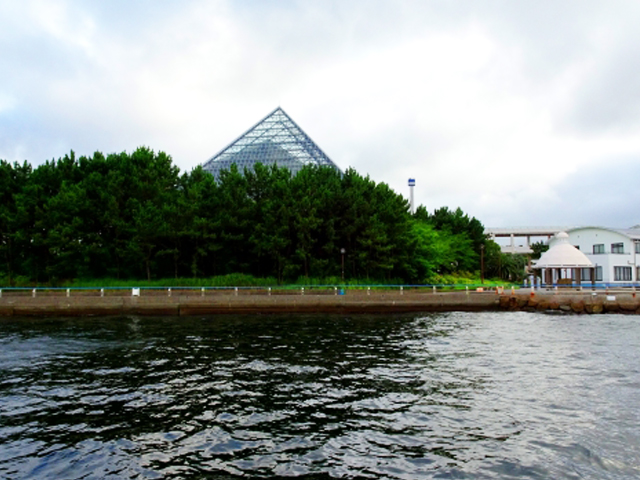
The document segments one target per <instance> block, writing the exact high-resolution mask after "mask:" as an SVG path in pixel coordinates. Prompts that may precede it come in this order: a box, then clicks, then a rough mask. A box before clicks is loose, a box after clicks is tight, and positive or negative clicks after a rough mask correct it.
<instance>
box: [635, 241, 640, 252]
mask: <svg viewBox="0 0 640 480" xmlns="http://www.w3.org/2000/svg"><path fill="white" fill-rule="evenodd" d="M636 253H640V242H636Z"/></svg>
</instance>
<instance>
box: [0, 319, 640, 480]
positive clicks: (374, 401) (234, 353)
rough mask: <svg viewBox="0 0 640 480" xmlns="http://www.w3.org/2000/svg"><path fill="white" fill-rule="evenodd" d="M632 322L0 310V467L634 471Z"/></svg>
mask: <svg viewBox="0 0 640 480" xmlns="http://www.w3.org/2000/svg"><path fill="white" fill-rule="evenodd" d="M639 320H640V317H636V316H562V317H558V316H545V315H539V314H524V313H482V314H478V313H475V314H467V313H450V314H438V315H428V316H351V317H344V316H326V315H325V316H320V315H318V316H246V317H240V316H219V317H207V318H189V319H185V318H137V317H123V318H110V319H106V318H93V319H48V320H42V319H39V320H29V319H11V320H2V323H0V477H7V478H38V479H40V478H69V479H80V478H194V477H195V478H198V477H200V478H204V477H206V478H211V477H217V476H221V477H225V476H226V477H239V476H245V477H247V476H248V477H275V476H287V477H289V476H301V477H306V478H330V477H341V478H406V479H414V478H638V477H640V433H638V429H637V426H638V425H640V419H639V418H638V417H639V416H640V413H639V412H640V409H638V407H637V406H638V405H640V371H639V368H640V362H638V360H639V358H638V357H639V356H640V353H639V352H640V350H639V348H638V347H639V346H640V324H639V322H638V321H639Z"/></svg>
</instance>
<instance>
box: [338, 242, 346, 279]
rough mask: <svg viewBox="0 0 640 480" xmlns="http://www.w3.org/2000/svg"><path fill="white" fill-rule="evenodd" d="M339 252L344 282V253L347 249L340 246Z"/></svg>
mask: <svg viewBox="0 0 640 480" xmlns="http://www.w3.org/2000/svg"><path fill="white" fill-rule="evenodd" d="M340 253H341V254H342V282H343V283H344V254H345V253H347V251H346V250H345V249H344V248H341V249H340Z"/></svg>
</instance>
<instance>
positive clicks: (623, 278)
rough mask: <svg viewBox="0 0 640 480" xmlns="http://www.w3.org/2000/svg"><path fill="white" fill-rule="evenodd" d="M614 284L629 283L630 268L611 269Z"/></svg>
mask: <svg viewBox="0 0 640 480" xmlns="http://www.w3.org/2000/svg"><path fill="white" fill-rule="evenodd" d="M613 281H614V282H630V281H631V267H613Z"/></svg>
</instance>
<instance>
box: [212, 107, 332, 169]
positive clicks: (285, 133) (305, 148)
mask: <svg viewBox="0 0 640 480" xmlns="http://www.w3.org/2000/svg"><path fill="white" fill-rule="evenodd" d="M234 163H235V164H236V165H237V166H238V170H239V171H240V172H244V169H245V168H248V169H252V168H253V166H254V165H255V164H256V163H262V164H263V165H273V164H275V165H278V166H279V167H287V168H288V169H289V170H291V172H292V173H293V174H294V175H295V174H296V173H297V172H298V171H299V170H301V169H302V167H303V166H305V165H326V166H330V167H333V168H335V169H337V170H340V169H339V168H338V166H337V165H336V164H335V163H333V162H332V161H331V160H330V159H329V157H327V156H326V155H325V153H324V152H323V151H322V150H320V148H319V147H318V146H317V145H316V144H315V143H314V142H313V140H311V138H309V136H308V135H307V134H306V133H304V132H303V131H302V129H301V128H300V127H299V126H298V125H297V124H296V123H295V122H294V121H293V120H291V118H290V117H289V115H287V114H286V113H285V112H284V110H282V109H281V108H280V107H278V108H276V109H275V110H274V111H273V112H271V113H270V114H269V115H267V116H266V117H265V118H264V119H262V120H261V121H260V122H258V123H257V124H256V125H255V126H254V127H252V128H250V129H249V130H248V131H247V132H246V133H245V134H244V135H242V136H241V137H240V138H238V139H237V140H236V141H235V142H233V143H232V144H231V145H229V146H228V147H226V148H225V149H224V150H222V151H221V152H220V153H218V154H217V155H215V156H214V157H212V158H211V159H210V160H208V161H207V162H205V163H204V164H203V165H202V168H203V169H204V170H206V171H208V172H210V173H211V174H213V176H215V177H216V180H217V179H218V178H219V177H220V172H221V171H222V170H228V169H229V167H230V166H231V165H232V164H234Z"/></svg>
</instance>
